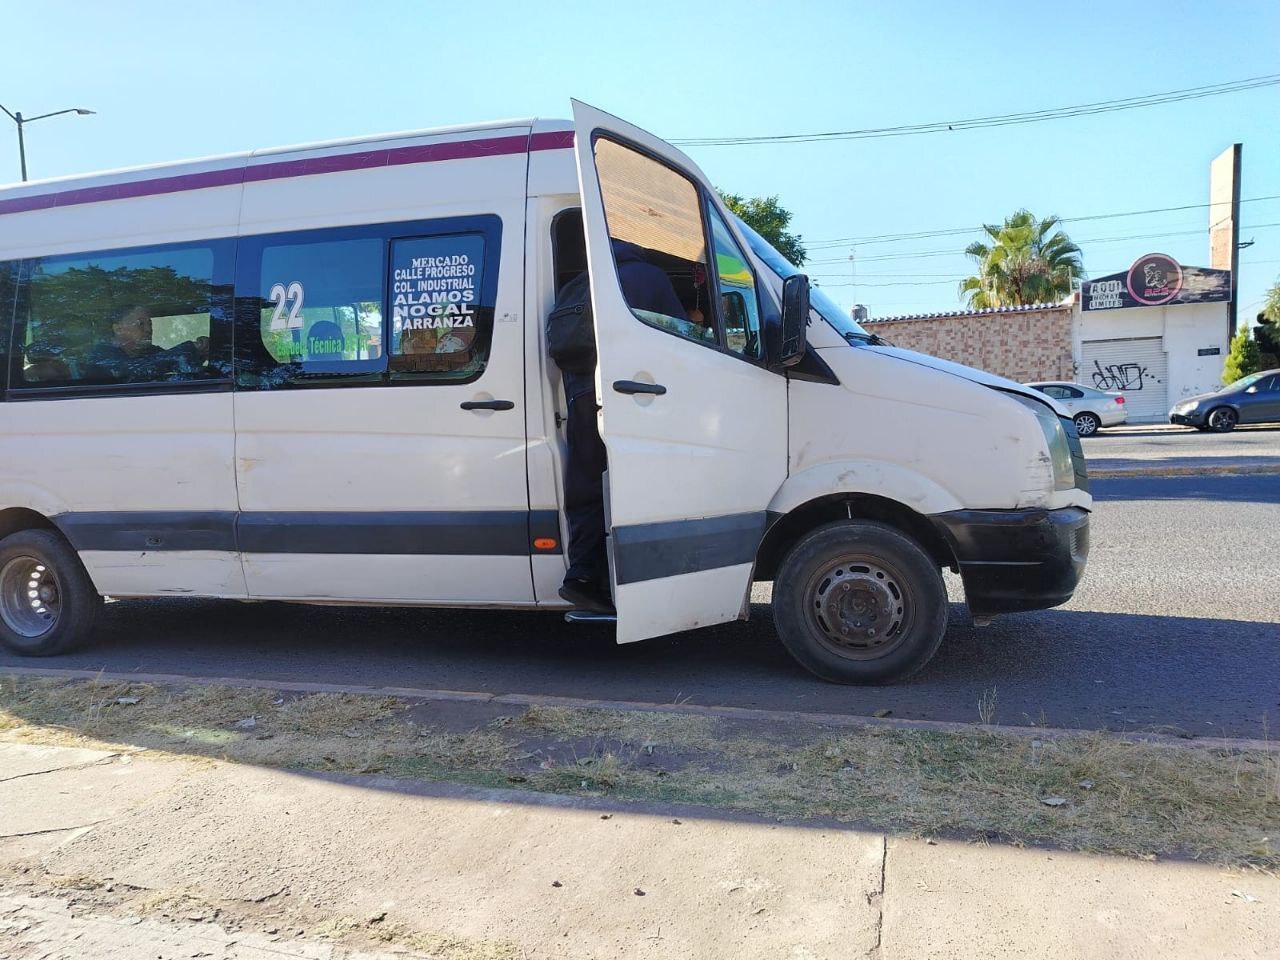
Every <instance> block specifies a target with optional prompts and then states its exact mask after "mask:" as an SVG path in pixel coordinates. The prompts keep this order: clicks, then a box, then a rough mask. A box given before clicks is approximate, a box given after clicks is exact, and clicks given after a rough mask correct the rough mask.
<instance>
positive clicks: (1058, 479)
mask: <svg viewBox="0 0 1280 960" xmlns="http://www.w3.org/2000/svg"><path fill="white" fill-rule="evenodd" d="M1008 396H1010V397H1012V398H1013V399H1014V400H1017V401H1018V402H1019V403H1020V404H1022V405H1023V406H1024V407H1026V408H1027V409H1028V410H1030V411H1031V412H1032V413H1034V414H1035V415H1036V422H1037V423H1039V424H1040V432H1041V433H1043V434H1044V442H1045V443H1046V444H1047V445H1048V447H1049V460H1050V461H1051V462H1052V463H1053V489H1054V490H1070V489H1072V488H1073V487H1075V485H1076V468H1075V465H1074V464H1073V463H1072V462H1071V445H1070V444H1069V443H1067V431H1066V430H1064V429H1063V427H1062V421H1061V420H1059V419H1058V415H1057V414H1056V413H1054V412H1053V410H1052V409H1051V408H1050V407H1049V406H1047V405H1046V404H1043V403H1041V402H1040V401H1038V400H1032V399H1031V398H1030V397H1024V396H1021V395H1020V394H1016V393H1010V394H1008Z"/></svg>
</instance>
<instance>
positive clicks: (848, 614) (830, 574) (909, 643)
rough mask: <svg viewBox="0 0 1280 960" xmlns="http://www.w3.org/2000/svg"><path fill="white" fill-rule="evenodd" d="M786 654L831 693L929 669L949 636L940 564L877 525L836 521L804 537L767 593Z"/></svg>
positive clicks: (909, 541)
mask: <svg viewBox="0 0 1280 960" xmlns="http://www.w3.org/2000/svg"><path fill="white" fill-rule="evenodd" d="M773 616H774V623H775V625H776V626H777V630H778V635H779V637H780V638H781V640H782V644H783V646H784V647H786V648H787V651H788V652H789V653H790V654H791V655H792V656H793V657H795V659H796V660H797V661H799V662H800V664H801V665H802V666H804V667H806V668H807V669H809V670H810V671H812V672H813V673H815V674H817V675H818V676H819V677H821V678H822V679H824V680H830V681H832V682H834V683H892V682H894V681H896V680H903V679H905V678H906V677H909V676H911V675H912V674H914V673H916V672H917V671H918V670H920V669H921V668H922V667H923V666H924V665H925V664H926V663H928V662H929V661H930V660H931V659H932V658H933V655H934V654H935V653H937V651H938V646H939V645H940V644H941V643H942V638H943V636H944V634H945V633H946V629H947V591H946V587H945V586H944V584H943V582H942V574H941V573H940V572H939V571H938V566H937V564H936V563H935V562H934V561H933V558H931V557H930V556H929V554H928V553H926V552H925V551H924V549H923V548H922V547H921V546H920V545H919V544H918V543H916V541H915V540H913V539H912V538H911V537H909V536H907V535H906V534H904V533H902V532H901V531H900V530H897V529H895V528H893V527H890V526H888V525H887V524H883V523H875V522H873V521H864V520H840V521H836V522H834V523H828V524H826V525H824V526H821V527H819V528H818V529H816V530H814V531H813V532H812V533H809V534H808V535H807V536H805V537H803V538H802V539H801V540H800V541H799V542H798V543H797V544H796V545H795V546H794V547H792V548H791V550H790V551H789V552H788V553H787V555H786V557H785V558H784V559H783V561H782V564H781V566H780V567H779V570H778V575H777V577H776V578H775V580H774V584H773Z"/></svg>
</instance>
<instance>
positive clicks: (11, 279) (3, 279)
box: [0, 260, 22, 401]
mask: <svg viewBox="0 0 1280 960" xmlns="http://www.w3.org/2000/svg"><path fill="white" fill-rule="evenodd" d="M21 267H22V261H21V260H9V261H4V260H0V401H2V400H4V395H5V390H6V388H7V387H8V384H9V341H10V339H11V338H12V336H13V313H14V298H15V297H16V296H17V288H18V270H19V269H21Z"/></svg>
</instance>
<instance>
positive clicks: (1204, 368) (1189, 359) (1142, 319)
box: [1071, 303, 1230, 406]
mask: <svg viewBox="0 0 1280 960" xmlns="http://www.w3.org/2000/svg"><path fill="white" fill-rule="evenodd" d="M1073 319H1074V322H1073V324H1072V337H1071V355H1072V357H1073V359H1074V360H1075V364H1076V380H1077V381H1078V382H1080V383H1090V382H1091V381H1090V379H1089V377H1090V371H1089V370H1086V369H1084V365H1083V364H1082V363H1081V359H1080V356H1081V349H1080V344H1081V343H1082V342H1083V341H1085V340H1120V339H1127V338H1130V337H1163V338H1164V349H1165V353H1166V355H1167V356H1168V361H1169V371H1168V379H1167V382H1166V389H1167V391H1168V398H1169V405H1170V406H1172V405H1173V404H1175V403H1177V402H1178V401H1179V400H1181V399H1183V398H1184V397H1190V396H1194V395H1196V394H1198V393H1208V392H1210V391H1213V390H1216V389H1217V388H1218V387H1220V386H1221V385H1222V364H1223V362H1224V361H1225V360H1226V359H1227V350H1228V348H1229V346H1230V344H1229V341H1228V337H1227V304H1225V303H1190V304H1173V305H1169V306H1163V307H1130V308H1128V309H1126V310H1090V311H1087V312H1086V311H1082V310H1081V309H1080V305H1079V304H1078V303H1077V304H1076V308H1075V317H1074V318H1073ZM1213 347H1217V348H1218V350H1219V352H1218V354H1217V355H1215V356H1207V357H1202V356H1199V354H1198V351H1200V350H1203V349H1211V348H1213Z"/></svg>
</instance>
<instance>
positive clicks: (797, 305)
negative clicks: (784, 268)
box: [775, 273, 809, 367]
mask: <svg viewBox="0 0 1280 960" xmlns="http://www.w3.org/2000/svg"><path fill="white" fill-rule="evenodd" d="M808 326H809V278H808V277H806V276H805V275H804V274H803V273H797V274H795V275H794V276H791V277H787V279H785V280H783V281H782V336H781V337H780V338H779V349H778V357H777V359H776V361H775V362H776V363H778V364H779V365H781V366H784V367H790V366H794V365H795V364H797V363H799V362H800V360H801V358H802V357H803V356H804V353H805V350H806V348H807V347H808Z"/></svg>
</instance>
